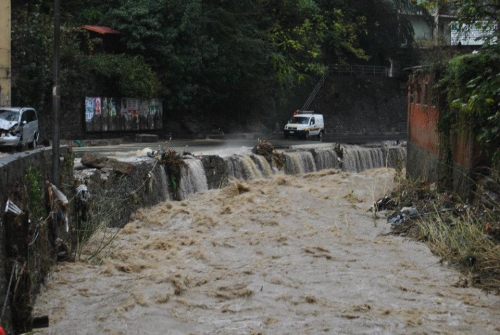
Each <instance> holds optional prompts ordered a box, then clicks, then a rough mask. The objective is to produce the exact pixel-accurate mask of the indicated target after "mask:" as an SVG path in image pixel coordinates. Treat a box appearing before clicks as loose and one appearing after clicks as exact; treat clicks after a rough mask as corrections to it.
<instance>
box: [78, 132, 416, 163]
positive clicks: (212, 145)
mask: <svg viewBox="0 0 500 335" xmlns="http://www.w3.org/2000/svg"><path fill="white" fill-rule="evenodd" d="M260 139H266V140H269V141H270V142H271V143H272V144H273V145H274V147H275V148H288V147H291V146H296V145H305V144H315V143H320V142H318V141H317V140H315V139H310V140H307V141H306V140H302V139H295V138H291V139H287V140H285V139H283V138H282V137H281V136H277V135H274V136H270V138H265V137H262V138H260ZM257 140H258V136H257V135H256V136H255V138H246V139H242V138H240V139H230V138H225V139H180V140H172V141H170V142H168V147H169V148H172V149H175V150H177V151H190V152H204V151H214V150H222V149H231V148H233V149H237V148H242V147H250V148H252V147H253V146H255V145H256V144H257ZM396 140H399V141H404V140H406V134H402V133H395V134H378V135H369V134H368V135H330V134H328V136H325V138H324V139H323V141H322V142H323V143H344V144H366V143H373V142H382V141H396ZM165 144H166V142H165V141H158V142H154V143H151V142H149V143H147V142H146V143H137V142H130V143H124V144H120V145H110V146H92V147H81V148H78V147H75V148H74V152H75V155H76V156H77V157H79V156H82V155H83V153H85V152H101V153H116V152H130V151H138V150H143V149H145V148H150V149H152V150H157V149H159V148H163V147H164V146H165Z"/></svg>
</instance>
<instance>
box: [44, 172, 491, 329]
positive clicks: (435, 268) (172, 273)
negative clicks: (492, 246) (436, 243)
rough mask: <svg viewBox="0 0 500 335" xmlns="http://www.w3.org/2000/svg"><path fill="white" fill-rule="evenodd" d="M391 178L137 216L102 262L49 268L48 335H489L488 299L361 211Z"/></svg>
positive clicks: (326, 178) (249, 191)
mask: <svg viewBox="0 0 500 335" xmlns="http://www.w3.org/2000/svg"><path fill="white" fill-rule="evenodd" d="M393 184H394V171H392V170H387V169H378V170H370V171H365V172H363V173H359V174H350V173H347V172H341V171H338V170H323V171H320V172H316V173H310V174H300V175H284V174H277V175H274V176H272V177H270V178H267V179H256V180H251V181H247V182H245V183H242V182H234V183H231V184H230V185H229V186H228V187H226V188H224V189H221V190H208V191H202V192H199V193H197V194H192V195H190V197H189V198H188V199H187V200H184V201H180V202H164V203H162V204H159V205H157V206H154V207H151V208H147V209H142V210H139V211H138V212H137V213H135V214H134V215H133V216H132V220H131V222H130V223H129V224H127V225H126V226H125V227H124V228H123V229H122V230H121V231H120V233H119V235H118V237H117V239H116V240H115V243H114V245H113V246H112V247H111V249H110V253H109V257H105V258H103V259H102V263H101V264H100V265H89V264H85V263H66V264H60V265H58V267H57V269H56V272H54V273H53V275H52V276H51V278H50V280H49V281H48V283H47V286H46V287H45V288H44V290H43V292H42V294H41V295H40V296H39V299H38V301H37V305H36V307H35V311H36V313H37V314H39V315H45V314H48V315H49V316H50V321H51V326H50V328H48V329H46V330H44V333H47V334H128V333H141V334H187V333H192V334H212V333H217V334H250V333H262V334H308V333H309V334H319V333H326V334H422V333H430V334H432V333H442V334H489V333H495V332H497V331H498V330H499V329H500V328H498V326H499V324H498V321H497V320H498V317H499V314H500V312H499V311H498V303H499V299H498V297H497V296H492V295H486V294H485V293H484V292H482V291H480V290H478V289H473V288H457V287H453V286H452V284H453V283H455V282H456V281H457V279H458V278H459V276H460V274H459V273H458V272H456V271H454V270H452V269H450V268H448V267H446V266H443V265H441V264H440V263H439V260H438V259H437V258H436V257H434V256H433V255H432V254H431V253H430V251H429V249H428V248H427V246H426V245H424V244H421V243H416V242H413V241H410V240H407V239H404V238H401V237H395V236H382V235H381V234H382V233H386V232H388V231H389V225H388V224H387V223H385V221H386V220H385V218H382V219H378V220H374V218H373V217H372V214H371V213H370V212H367V209H368V208H370V206H371V204H372V203H373V201H374V200H375V199H378V198H379V197H380V196H383V195H384V194H386V193H387V192H388V191H389V190H390V189H392V187H393Z"/></svg>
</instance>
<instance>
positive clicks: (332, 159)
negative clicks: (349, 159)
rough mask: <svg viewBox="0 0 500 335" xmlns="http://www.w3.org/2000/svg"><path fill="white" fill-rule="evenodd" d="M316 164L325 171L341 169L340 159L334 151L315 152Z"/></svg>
mask: <svg viewBox="0 0 500 335" xmlns="http://www.w3.org/2000/svg"><path fill="white" fill-rule="evenodd" d="M312 153H313V156H314V162H315V163H316V168H317V169H318V171H319V170H324V169H340V158H339V156H338V155H337V153H336V152H335V150H333V149H323V150H313V152H312Z"/></svg>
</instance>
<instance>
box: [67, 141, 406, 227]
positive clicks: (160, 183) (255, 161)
mask: <svg viewBox="0 0 500 335" xmlns="http://www.w3.org/2000/svg"><path fill="white" fill-rule="evenodd" d="M339 149H341V152H340V151H339ZM276 153H277V154H278V155H279V157H280V160H281V162H282V164H283V166H282V167H280V168H278V166H277V164H276V162H275V161H274V160H273V159H271V158H270V157H267V158H266V157H264V156H261V155H257V154H253V153H252V152H251V150H250V148H249V149H248V152H246V153H241V152H240V153H239V154H232V155H228V154H225V155H216V154H213V155H200V156H198V155H196V153H195V154H189V155H184V156H181V157H180V158H181V159H182V160H183V161H184V162H185V163H186V164H185V165H186V166H187V168H181V169H180V171H181V173H180V176H178V177H177V178H180V180H177V178H176V177H175V176H171V175H169V173H168V170H169V169H168V168H166V167H165V166H164V165H162V164H161V163H159V162H158V161H157V160H155V159H153V158H150V157H147V155H146V156H135V157H129V158H127V159H123V158H122V160H124V161H127V162H128V163H130V164H132V165H133V167H134V168H133V169H132V172H131V173H130V175H128V176H123V175H120V174H119V173H116V172H113V171H106V170H105V169H102V170H96V169H82V170H77V171H76V173H75V178H76V179H78V180H80V182H82V183H83V182H85V183H87V184H88V188H89V192H90V194H91V195H92V198H93V199H100V198H103V197H104V198H108V197H109V194H110V193H113V194H114V193H117V197H116V198H115V199H111V198H110V199H109V201H108V202H107V203H108V204H112V206H117V211H116V215H114V218H113V219H112V220H110V221H109V224H110V225H111V226H113V227H123V226H124V225H125V224H126V223H127V222H128V219H129V217H130V215H131V214H132V213H133V212H134V211H135V210H136V209H138V208H140V207H148V206H152V205H154V204H156V203H159V202H161V201H166V200H185V199H187V198H189V196H190V194H193V193H196V192H199V191H203V190H208V189H217V188H222V187H224V186H226V185H227V184H228V182H229V181H230V180H234V179H238V180H251V179H256V178H268V177H270V176H272V175H274V174H279V173H284V174H300V173H309V172H316V171H320V170H323V169H340V170H343V171H348V172H361V171H363V170H367V169H373V168H381V167H392V168H394V167H397V166H403V165H404V163H405V160H406V148H405V147H404V146H400V145H395V144H378V145H371V146H355V145H343V146H342V147H341V148H340V147H338V148H335V147H334V145H333V144H332V145H326V144H322V145H316V146H314V145H313V146H306V147H296V148H293V149H288V150H284V151H279V150H278V151H276ZM124 178H125V179H124ZM111 189H112V190H113V191H111ZM129 198H130V199H129ZM120 199H129V200H127V201H124V205H120V201H121V200H120ZM94 201H97V200H94ZM101 206H102V205H101Z"/></svg>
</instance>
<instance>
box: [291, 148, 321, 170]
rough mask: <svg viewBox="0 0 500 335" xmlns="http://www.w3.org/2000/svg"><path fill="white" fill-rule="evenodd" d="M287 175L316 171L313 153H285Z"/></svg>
mask: <svg viewBox="0 0 500 335" xmlns="http://www.w3.org/2000/svg"><path fill="white" fill-rule="evenodd" d="M284 155H285V173H286V174H299V173H306V172H314V171H316V163H315V162H314V158H313V155H312V153H311V152H309V151H294V152H285V153H284Z"/></svg>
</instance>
